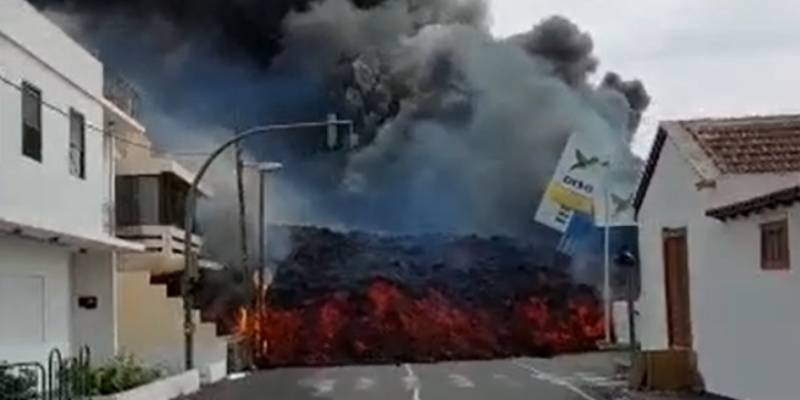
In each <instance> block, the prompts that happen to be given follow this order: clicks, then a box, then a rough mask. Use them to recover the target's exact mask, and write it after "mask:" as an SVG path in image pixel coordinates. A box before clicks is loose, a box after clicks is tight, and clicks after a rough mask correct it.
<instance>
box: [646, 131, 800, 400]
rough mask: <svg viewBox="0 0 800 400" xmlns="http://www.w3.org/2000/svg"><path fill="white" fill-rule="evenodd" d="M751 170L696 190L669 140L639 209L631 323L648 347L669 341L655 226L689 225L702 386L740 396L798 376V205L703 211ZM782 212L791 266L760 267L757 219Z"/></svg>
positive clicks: (767, 394)
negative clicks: (638, 282)
mask: <svg viewBox="0 0 800 400" xmlns="http://www.w3.org/2000/svg"><path fill="white" fill-rule="evenodd" d="M752 179H754V178H753V177H745V178H744V179H742V180H740V181H737V182H732V181H728V182H722V185H721V187H719V188H718V189H717V190H705V191H702V192H698V191H697V190H696V189H695V187H694V184H695V182H696V181H697V180H698V178H697V176H695V175H694V173H693V172H692V170H691V169H690V168H689V167H688V164H686V163H685V162H683V160H682V159H681V158H680V155H679V154H678V152H677V151H676V149H675V146H674V145H673V144H672V142H671V140H667V143H666V144H665V146H664V149H663V150H662V154H661V159H660V161H659V164H658V168H657V169H656V172H655V174H654V175H653V179H652V181H651V184H650V189H649V191H648V193H647V197H646V198H645V201H644V203H643V204H642V208H641V210H640V214H639V224H640V228H639V232H640V233H639V235H640V236H639V239H640V251H641V260H642V297H641V299H640V306H639V307H640V308H639V309H640V313H641V316H640V321H639V324H638V332H639V337H640V338H641V340H642V345H643V347H644V348H645V349H663V348H666V347H667V322H666V300H665V291H664V269H663V255H662V239H661V231H662V228H677V227H687V232H688V253H689V281H690V282H689V285H690V297H691V314H692V335H693V338H694V348H695V350H696V351H697V353H698V363H699V368H700V372H701V374H702V375H703V377H704V379H705V384H706V388H707V389H708V390H709V391H712V392H715V393H719V394H723V395H727V396H731V397H734V398H739V399H752V400H790V399H791V400H794V399H797V389H796V385H795V380H796V378H798V377H800V374H798V371H800V335H798V332H800V278H798V276H797V272H796V271H797V269H798V268H800V207H798V206H794V207H792V208H791V209H788V210H786V209H784V210H778V211H773V212H769V213H762V214H760V215H757V216H752V217H749V218H739V219H736V220H732V221H728V222H726V223H722V222H719V221H717V220H715V219H712V218H709V217H706V216H705V211H706V209H707V208H709V207H710V206H711V204H712V203H713V204H717V203H718V201H719V199H720V198H723V197H729V196H731V195H732V194H735V193H739V194H741V193H742V192H743V191H744V190H745V189H743V186H746V185H747V182H751V181H752ZM760 179H761V180H764V178H763V177H760ZM757 186H764V187H767V186H769V184H767V183H762V184H759V185H757ZM754 195H755V194H754ZM787 215H788V216H789V222H790V227H789V230H790V232H789V236H790V246H791V247H792V250H791V261H792V271H789V272H780V271H762V270H761V269H760V247H759V246H760V231H759V224H760V223H761V222H763V221H768V220H772V219H775V218H780V217H782V216H787Z"/></svg>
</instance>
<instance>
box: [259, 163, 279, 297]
mask: <svg viewBox="0 0 800 400" xmlns="http://www.w3.org/2000/svg"><path fill="white" fill-rule="evenodd" d="M256 168H257V169H258V172H259V174H258V224H259V227H258V261H259V263H260V264H261V268H259V269H258V271H257V272H256V285H257V289H258V295H259V296H260V295H261V292H262V290H263V289H264V268H265V267H266V266H267V260H266V255H267V253H266V249H265V248H266V239H267V237H266V236H267V232H266V231H267V210H266V207H267V202H266V189H267V188H266V186H267V184H266V180H267V175H269V174H271V173H274V172H278V171H280V170H281V169H282V168H283V164H281V163H277V162H264V163H260V164H257V165H256Z"/></svg>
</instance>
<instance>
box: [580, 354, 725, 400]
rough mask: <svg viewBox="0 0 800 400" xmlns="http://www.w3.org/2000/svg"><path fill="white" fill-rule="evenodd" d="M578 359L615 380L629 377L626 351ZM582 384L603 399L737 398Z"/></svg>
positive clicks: (585, 356)
mask: <svg viewBox="0 0 800 400" xmlns="http://www.w3.org/2000/svg"><path fill="white" fill-rule="evenodd" d="M602 354H605V356H602ZM578 359H581V362H580V363H581V364H583V366H584V367H586V366H587V361H588V360H591V361H588V365H591V366H592V367H594V368H595V369H596V368H602V370H604V371H605V372H606V373H608V374H611V375H613V378H610V380H611V381H613V382H626V381H627V379H628V372H627V371H628V368H629V362H628V360H629V358H628V354H627V353H625V352H617V351H609V352H601V353H594V354H586V355H582V356H578ZM604 364H605V365H604ZM600 366H602V367H600ZM598 371H599V370H598ZM612 371H613V372H612ZM582 386H583V387H584V388H586V389H587V390H590V391H591V392H592V393H593V394H594V395H596V396H598V397H599V398H600V399H603V400H735V399H731V398H728V397H722V396H717V395H713V394H710V393H674V392H639V391H632V390H630V389H628V388H627V385H616V386H609V385H605V384H602V382H600V384H593V383H592V382H584V384H583V385H582Z"/></svg>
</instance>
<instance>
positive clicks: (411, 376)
mask: <svg viewBox="0 0 800 400" xmlns="http://www.w3.org/2000/svg"><path fill="white" fill-rule="evenodd" d="M403 367H404V368H405V369H406V376H404V377H403V382H405V384H406V390H408V391H410V392H412V395H411V399H412V400H420V397H419V392H420V388H421V386H422V385H421V384H420V383H419V378H418V377H417V374H415V373H414V370H413V369H412V368H411V365H410V364H403Z"/></svg>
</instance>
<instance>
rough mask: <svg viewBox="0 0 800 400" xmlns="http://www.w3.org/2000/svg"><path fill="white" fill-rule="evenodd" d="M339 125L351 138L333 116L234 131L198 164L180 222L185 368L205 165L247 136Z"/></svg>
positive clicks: (190, 362) (190, 347) (190, 352)
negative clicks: (196, 226) (197, 216)
mask: <svg viewBox="0 0 800 400" xmlns="http://www.w3.org/2000/svg"><path fill="white" fill-rule="evenodd" d="M342 125H344V126H349V127H350V136H351V137H352V136H353V127H354V124H353V121H352V120H340V119H336V117H335V116H329V117H328V119H327V120H325V121H315V122H297V123H291V124H276V125H263V126H255V127H252V128H249V129H246V130H244V131H241V132H239V133H237V134H236V135H235V136H234V137H233V138H231V139H228V140H227V141H226V142H224V143H222V144H221V145H220V146H219V147H218V148H217V149H216V150H214V151H213V152H212V153H211V154H210V155H209V156H208V158H206V160H205V161H204V162H203V164H202V165H201V166H200V169H199V170H198V171H197V175H195V177H194V179H193V180H192V185H191V186H190V187H189V193H188V194H187V196H186V203H185V219H184V225H183V229H184V237H183V243H184V269H183V279H182V282H181V296H182V297H183V333H184V355H185V359H184V362H185V367H186V370H190V369H192V368H194V330H195V326H194V321H193V320H192V310H193V309H194V285H195V283H196V282H197V277H198V270H197V254H196V252H195V249H194V246H193V241H192V235H193V234H192V231H193V229H192V228H193V227H194V222H195V221H194V219H195V215H194V214H195V210H196V208H197V187H198V186H199V185H200V181H201V180H202V179H203V177H204V176H205V174H206V172H207V171H208V168H209V167H210V166H211V164H212V163H213V162H214V160H216V159H217V158H218V157H219V156H220V155H221V154H222V153H223V152H224V151H225V150H226V149H228V148H229V147H231V146H233V145H234V144H236V143H238V142H240V141H242V140H244V139H247V138H249V137H251V136H255V135H261V134H267V133H271V132H275V131H285V130H292V129H305V128H320V127H328V135H329V137H330V134H331V132H332V131H334V128H335V127H337V126H342Z"/></svg>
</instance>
